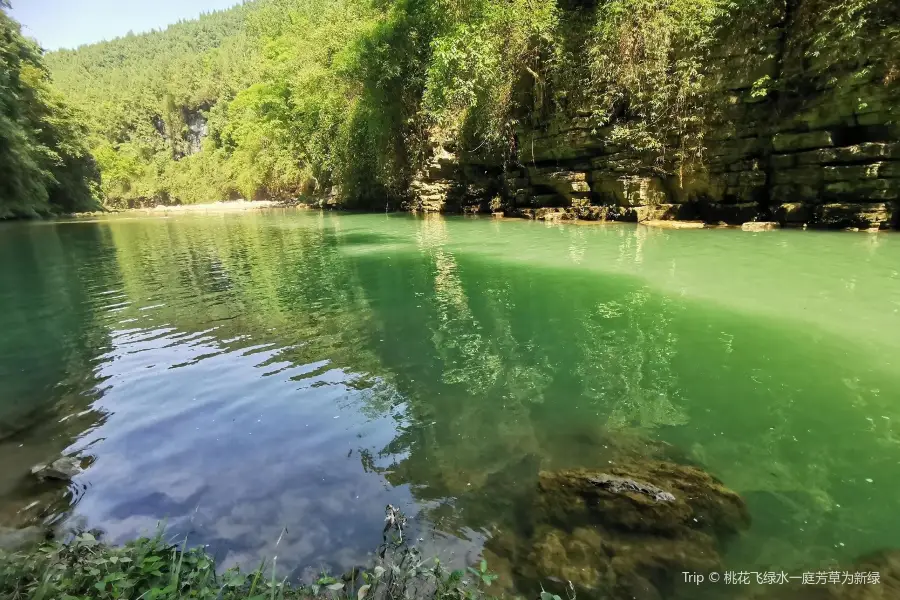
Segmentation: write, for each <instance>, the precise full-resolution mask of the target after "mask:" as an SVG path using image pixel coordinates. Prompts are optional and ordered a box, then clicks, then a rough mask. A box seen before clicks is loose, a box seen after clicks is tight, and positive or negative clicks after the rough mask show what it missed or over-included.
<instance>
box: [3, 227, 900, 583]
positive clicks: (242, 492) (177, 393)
mask: <svg viewBox="0 0 900 600" xmlns="http://www.w3.org/2000/svg"><path fill="white" fill-rule="evenodd" d="M898 356H900V237H897V236H895V235H892V234H862V233H860V234H851V233H814V232H800V231H778V232H767V233H761V234H752V233H745V232H741V231H733V230H713V231H688V230H685V231H664V230H654V229H648V228H645V227H638V226H632V225H596V226H576V225H545V224H542V223H528V222H500V221H492V220H489V219H466V218H440V217H433V218H415V217H410V216H404V215H338V214H320V213H314V212H295V211H271V212H267V213H260V214H256V213H253V214H229V215H211V216H191V215H185V216H177V217H169V218H129V217H112V218H109V219H104V220H99V221H91V222H79V221H73V222H60V223H16V224H7V225H3V226H2V227H0V456H2V457H3V462H2V464H0V526H17V525H22V524H26V523H32V522H37V521H48V520H50V521H52V520H54V519H56V520H58V521H59V524H60V526H62V527H78V526H83V527H96V528H99V529H101V530H103V531H104V532H105V536H106V539H108V540H110V541H112V542H124V541H126V540H128V539H129V538H131V537H134V536H136V535H141V534H145V535H146V534H152V533H153V532H154V531H155V530H156V527H157V524H158V523H159V522H160V521H164V522H165V525H166V528H167V531H168V532H169V533H170V534H172V535H177V536H181V537H183V536H185V535H187V536H188V538H189V540H190V543H195V544H205V545H208V546H209V550H210V551H211V552H213V553H214V554H215V555H216V556H217V557H218V558H219V559H220V560H221V561H222V563H223V565H225V566H228V565H232V564H242V565H247V566H251V565H254V564H258V562H259V560H260V559H261V558H263V557H270V556H272V555H274V554H277V555H278V561H279V564H280V565H282V566H284V567H285V568H286V569H294V571H293V574H294V575H295V576H303V575H308V574H309V573H310V572H311V570H318V569H321V568H323V567H324V568H330V569H333V570H338V569H346V568H348V567H351V566H353V565H356V564H359V563H364V562H366V560H367V557H368V556H369V553H370V552H371V551H372V550H374V548H375V547H376V546H377V545H378V544H379V542H380V541H381V529H382V524H383V518H384V506H385V505H386V504H388V503H391V504H394V505H398V506H400V507H402V508H403V510H404V511H405V512H406V513H407V514H408V515H409V516H410V517H411V520H412V523H413V528H414V531H415V536H416V537H417V538H421V540H422V542H421V543H422V545H423V547H424V549H425V552H426V554H428V553H431V554H435V555H438V556H441V557H442V558H444V559H445V560H447V561H449V562H451V563H455V564H465V563H471V562H472V561H474V560H476V559H477V558H478V557H479V556H481V553H482V551H483V550H484V548H485V544H487V553H488V554H491V553H493V554H498V556H495V557H493V558H492V562H491V564H492V565H496V568H497V569H498V572H500V573H501V575H502V574H503V573H502V569H503V557H502V556H499V554H500V551H499V550H497V549H496V548H493V547H492V541H491V540H496V539H498V536H499V535H500V533H501V532H505V533H503V534H504V535H506V534H510V535H512V536H514V537H515V536H521V535H525V529H526V528H527V527H526V526H525V525H523V523H525V522H527V521H528V519H529V516H528V515H527V514H523V510H525V509H523V507H527V506H528V504H527V503H524V502H522V501H520V500H521V499H522V498H527V497H528V496H529V495H530V494H531V493H532V491H533V490H534V488H535V485H536V484H537V482H538V479H539V473H541V472H545V473H546V472H554V471H558V470H560V469H569V468H576V467H583V468H587V469H595V470H596V469H607V468H609V465H611V464H613V465H614V464H616V463H617V461H619V460H620V457H621V456H623V455H625V454H627V455H628V456H642V455H648V456H649V455H651V454H654V455H656V456H659V455H662V456H663V457H664V458H665V459H666V460H672V461H675V462H679V463H681V464H691V465H695V466H697V467H699V468H701V469H702V470H703V471H705V472H707V473H709V474H711V475H713V476H714V477H716V478H718V479H720V480H721V481H722V482H723V483H724V485H726V486H728V487H729V488H730V489H731V490H734V491H735V492H737V493H738V494H740V496H741V497H742V498H743V499H744V501H745V502H746V505H747V507H748V510H749V515H750V525H749V527H748V528H747V529H746V530H744V531H742V532H741V533H740V534H738V535H737V536H735V537H734V538H733V539H730V540H729V543H728V544H727V548H726V550H725V551H724V557H723V558H724V561H725V564H724V566H725V567H726V568H731V569H735V570H739V571H757V570H774V571H796V572H800V571H803V570H806V569H809V568H814V567H816V565H823V564H832V563H841V564H848V563H852V561H853V560H854V559H856V558H857V557H859V556H861V555H864V554H866V553H870V552H873V551H877V550H883V549H896V548H898V547H900V541H898V540H900V519H898V518H897V516H896V515H897V514H898V512H900V402H898V399H900V362H898V361H900V359H898ZM895 422H897V423H898V424H897V425H896V427H897V428H898V432H897V433H894V428H895V425H894V423H895ZM62 454H66V455H74V454H77V455H78V456H80V457H82V458H84V459H85V465H89V466H87V468H86V470H85V471H84V473H83V474H81V475H79V476H78V477H77V478H76V479H75V481H74V483H73V485H72V487H71V488H70V489H69V490H65V486H62V487H61V486H60V485H58V484H57V485H54V484H51V483H39V482H37V481H36V480H35V479H34V477H33V476H31V474H30V473H29V471H30V468H31V466H32V465H34V464H36V463H39V462H44V461H48V460H53V459H54V458H56V457H58V456H60V455H62ZM285 529H286V530H287V533H286V534H285V535H284V537H283V539H282V541H281V543H280V544H279V546H278V547H277V549H276V548H275V544H276V540H278V538H279V535H280V533H281V532H282V531H283V530H285ZM493 554H491V555H492V556H493ZM678 593H682V592H678ZM687 597H692V596H690V595H688V596H687ZM725 597H728V596H727V595H726V596H725Z"/></svg>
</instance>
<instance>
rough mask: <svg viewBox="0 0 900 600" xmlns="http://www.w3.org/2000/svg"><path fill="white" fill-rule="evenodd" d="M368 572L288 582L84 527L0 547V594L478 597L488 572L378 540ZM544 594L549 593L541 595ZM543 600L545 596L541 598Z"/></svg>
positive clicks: (283, 599) (226, 598) (154, 541)
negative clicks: (66, 538)
mask: <svg viewBox="0 0 900 600" xmlns="http://www.w3.org/2000/svg"><path fill="white" fill-rule="evenodd" d="M380 555H381V556H382V557H383V558H382V559H381V560H380V561H379V564H378V565H376V566H374V567H373V568H372V569H371V571H366V572H356V571H354V573H353V575H352V577H351V578H350V579H349V580H346V579H335V578H333V577H330V576H326V575H323V576H322V577H321V578H320V579H319V580H318V581H317V582H316V583H315V584H312V585H293V584H291V583H289V582H287V580H286V579H280V578H278V577H277V576H276V572H277V569H276V564H275V560H273V561H272V563H269V564H267V563H266V562H265V561H264V562H263V564H261V565H260V567H259V568H258V569H256V570H255V571H253V572H251V573H242V572H241V571H240V570H238V569H230V570H228V571H225V572H224V573H217V572H216V566H215V561H214V560H213V558H212V557H211V556H210V555H209V554H207V553H206V551H205V550H204V549H203V548H187V547H186V543H185V545H183V546H181V547H179V546H176V545H173V544H170V543H167V542H165V541H164V540H163V538H162V536H161V535H158V536H157V537H155V538H141V539H137V540H135V541H133V542H130V543H129V544H127V545H125V546H122V547H113V546H109V545H106V544H104V543H102V542H100V541H98V540H97V539H96V537H95V536H94V535H93V534H91V533H81V534H79V535H77V536H76V537H75V538H74V539H73V540H72V541H70V542H68V543H61V542H50V543H47V544H45V545H43V546H40V547H38V548H36V549H34V550H30V551H28V552H19V553H12V554H4V553H2V552H0V598H4V599H9V600H19V599H29V600H45V599H46V600H51V599H52V600H86V599H91V600H107V599H109V600H113V599H116V600H119V599H121V600H170V599H180V598H210V599H215V600H238V599H240V600H292V599H296V598H309V599H312V598H323V599H328V600H365V599H367V598H368V599H370V600H376V599H377V600H389V599H390V600H393V599H397V600H399V599H400V598H429V599H431V598H433V599H436V600H450V599H451V598H453V599H455V600H478V599H481V598H485V597H487V596H488V594H487V592H488V590H487V588H488V586H490V585H491V583H492V581H493V580H494V579H495V576H494V575H492V574H491V573H489V571H488V568H487V564H486V563H485V562H484V561H482V562H481V564H480V565H479V568H477V569H475V568H469V569H468V570H467V571H465V572H464V571H459V570H457V571H452V572H450V571H447V570H446V569H445V568H444V567H443V566H442V565H441V563H440V561H438V560H436V559H430V560H426V559H422V558H421V557H420V556H419V554H418V553H417V552H416V550H415V549H411V548H408V547H406V546H405V545H402V544H393V545H388V546H386V547H385V552H382V553H380ZM547 595H548V596H549V594H547ZM547 600H551V599H550V598H548V599H547Z"/></svg>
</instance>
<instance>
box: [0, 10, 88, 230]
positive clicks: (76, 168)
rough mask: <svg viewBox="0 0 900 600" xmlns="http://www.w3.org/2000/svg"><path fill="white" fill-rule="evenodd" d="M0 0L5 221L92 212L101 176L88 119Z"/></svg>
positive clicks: (0, 184)
mask: <svg viewBox="0 0 900 600" xmlns="http://www.w3.org/2000/svg"><path fill="white" fill-rule="evenodd" d="M6 7H7V6H6V4H5V0H0V219H3V218H8V217H22V216H38V215H46V214H51V213H53V212H61V211H70V212H71V211H78V210H89V209H91V208H92V207H93V206H94V203H95V200H96V198H97V191H96V187H97V185H98V184H99V175H98V173H97V169H96V167H95V166H94V161H93V159H92V158H91V155H90V153H89V149H88V146H87V128H86V127H85V125H84V122H83V120H82V119H81V118H80V117H79V115H77V114H76V113H75V112H74V111H73V110H72V109H71V108H70V107H69V106H67V104H66V103H65V102H64V101H63V99H62V98H61V97H60V94H59V92H57V91H56V90H54V89H53V87H52V85H51V84H50V75H49V73H48V71H47V69H46V67H45V66H44V63H43V60H42V57H41V51H40V48H38V46H37V45H36V44H35V43H33V42H31V41H29V40H27V39H25V38H23V37H22V33H21V30H20V27H19V24H18V23H16V22H15V21H14V20H12V19H11V18H9V16H8V15H7V14H6V12H5V11H4V10H2V9H3V8H6Z"/></svg>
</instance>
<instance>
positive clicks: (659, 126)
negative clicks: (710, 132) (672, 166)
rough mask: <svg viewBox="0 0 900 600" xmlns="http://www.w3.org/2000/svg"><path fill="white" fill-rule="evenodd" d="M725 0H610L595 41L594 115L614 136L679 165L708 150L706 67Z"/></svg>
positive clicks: (592, 46) (602, 9) (592, 44)
mask: <svg viewBox="0 0 900 600" xmlns="http://www.w3.org/2000/svg"><path fill="white" fill-rule="evenodd" d="M724 4H725V2H723V0H611V1H609V2H606V3H604V4H602V5H601V7H600V8H599V9H598V13H599V14H598V16H597V19H596V22H597V25H596V27H595V29H594V35H593V39H592V40H591V42H590V50H589V56H590V65H591V74H592V89H593V90H595V92H596V96H595V97H596V103H595V104H594V106H592V110H593V112H594V114H595V116H597V117H598V118H599V121H600V122H601V124H603V125H606V124H612V125H613V130H612V135H611V137H612V139H613V140H614V141H623V142H626V143H628V144H629V145H631V146H633V147H635V148H636V149H638V150H645V151H650V152H652V153H653V154H655V155H657V156H659V157H660V159H665V152H666V148H667V147H674V148H675V149H676V150H675V155H674V157H672V158H674V159H675V160H676V161H677V162H679V163H684V162H690V161H692V160H696V159H699V158H700V156H701V154H702V150H703V137H704V134H703V124H704V118H703V117H704V115H703V110H702V109H703V106H704V102H705V98H706V94H707V91H708V86H707V85H706V83H705V73H704V67H705V66H706V62H707V60H708V55H709V51H710V48H711V46H712V45H713V43H714V42H715V41H716V39H717V38H716V27H717V24H718V22H719V17H720V16H721V15H722V13H723V11H724V9H725V7H724Z"/></svg>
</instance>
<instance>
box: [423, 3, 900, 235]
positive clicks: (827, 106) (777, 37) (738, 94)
mask: <svg viewBox="0 0 900 600" xmlns="http://www.w3.org/2000/svg"><path fill="white" fill-rule="evenodd" d="M834 4H835V3H834V2H827V1H825V0H786V1H785V0H781V1H780V2H762V3H756V4H755V5H754V6H753V7H748V8H747V9H745V10H744V13H743V14H741V13H739V14H737V15H735V14H732V15H730V17H729V18H730V20H731V22H729V23H725V24H723V25H722V26H721V28H720V29H719V34H718V36H717V41H716V42H715V44H714V45H713V48H712V51H711V52H710V53H709V55H708V57H707V58H706V59H705V61H704V74H703V75H704V81H705V87H706V90H705V100H704V102H703V103H702V109H700V110H698V111H696V115H695V116H696V118H697V120H698V122H701V123H702V127H701V129H700V131H701V135H702V153H700V156H699V158H698V160H696V161H693V162H692V163H691V164H684V163H681V164H675V163H674V162H672V161H671V160H668V159H667V158H666V157H667V155H674V154H675V153H676V150H677V149H678V144H679V143H682V142H681V141H680V140H678V139H677V138H674V137H673V138H672V139H671V140H670V141H669V142H668V143H667V147H666V148H664V149H663V150H662V151H656V152H647V151H645V150H637V149H635V148H634V146H633V145H629V144H628V143H627V142H624V143H623V142H622V140H620V139H617V138H615V136H614V135H613V127H612V125H613V124H611V123H606V124H601V125H600V126H598V123H597V121H596V119H594V118H592V115H591V112H590V111H589V110H587V109H585V108H582V107H579V106H574V107H573V106H569V107H567V108H566V109H565V110H563V109H554V110H551V111H549V112H548V113H547V114H542V115H531V117H532V118H531V119H530V123H531V124H530V125H529V126H527V127H520V129H519V131H518V134H517V139H516V149H515V153H514V155H512V156H511V157H510V159H509V160H507V161H506V162H505V164H500V163H497V164H475V163H474V162H472V161H470V160H467V159H466V158H461V159H460V158H457V155H459V156H463V157H464V156H466V154H465V153H464V152H459V153H455V152H454V148H446V147H439V148H437V149H436V151H435V153H434V158H433V160H432V163H433V164H432V165H431V166H430V167H428V168H425V169H423V170H422V172H421V173H420V174H419V177H418V178H417V180H416V181H415V182H414V186H413V191H414V195H415V198H416V199H415V200H414V201H413V202H411V203H410V208H412V209H415V210H428V211H459V210H464V211H484V212H487V211H493V212H498V211H502V212H503V213H504V214H506V215H515V216H524V217H528V218H540V219H555V218H563V219H570V218H574V219H591V220H596V219H622V220H646V219H702V220H705V221H707V222H726V223H742V222H746V221H753V220H767V221H769V220H775V221H780V222H782V223H783V224H788V225H803V224H809V225H811V226H826V227H828V226H830V227H862V228H880V229H884V228H889V227H891V226H897V224H898V217H900V209H898V200H900V125H898V122H897V119H898V116H900V85H898V80H900V39H898V36H897V34H896V31H897V24H898V22H900V8H898V7H896V6H892V5H890V4H889V3H882V4H883V5H882V6H881V7H880V8H877V11H876V13H874V14H875V16H876V17H877V22H874V23H873V22H871V19H872V16H871V14H870V16H869V18H870V23H869V28H868V29H863V28H860V29H859V30H850V31H849V32H848V31H847V30H846V28H845V29H841V28H839V27H837V26H836V25H835V24H834V23H833V22H831V21H829V18H830V16H831V15H832V13H831V12H830V11H832V9H833V7H834ZM844 14H845V16H846V15H848V14H849V18H850V19H851V20H852V17H853V14H852V13H844ZM735 17H737V18H735ZM873 31H874V32H875V33H872V32H873ZM671 60H673V61H674V60H678V57H677V56H673V57H672V58H671ZM623 118H627V117H623ZM501 162H502V161H501ZM436 166H437V167H439V168H435V167H436Z"/></svg>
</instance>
